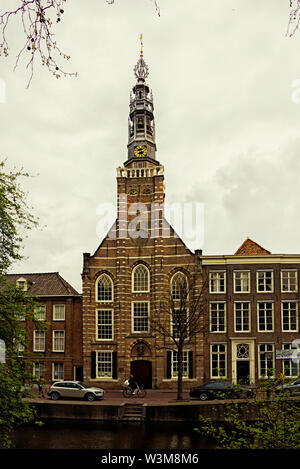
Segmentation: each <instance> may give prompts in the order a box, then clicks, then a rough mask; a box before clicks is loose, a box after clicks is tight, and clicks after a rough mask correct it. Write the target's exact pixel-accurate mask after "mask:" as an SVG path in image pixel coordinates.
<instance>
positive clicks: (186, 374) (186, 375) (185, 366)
mask: <svg viewBox="0 0 300 469" xmlns="http://www.w3.org/2000/svg"><path fill="white" fill-rule="evenodd" d="M189 351H190V350H183V354H182V368H183V370H182V379H189ZM171 352H172V353H171V379H177V378H178V365H177V366H176V364H177V363H178V361H177V360H175V356H176V355H177V352H176V351H175V350H172V351H171ZM176 369H177V371H176Z"/></svg>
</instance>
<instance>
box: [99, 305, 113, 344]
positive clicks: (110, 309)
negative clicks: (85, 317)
mask: <svg viewBox="0 0 300 469" xmlns="http://www.w3.org/2000/svg"><path fill="white" fill-rule="evenodd" d="M99 311H110V312H111V329H112V337H111V339H99V338H98V313H99ZM95 319H96V330H95V332H96V334H95V341H96V342H111V341H112V340H114V310H113V308H97V309H96V315H95Z"/></svg>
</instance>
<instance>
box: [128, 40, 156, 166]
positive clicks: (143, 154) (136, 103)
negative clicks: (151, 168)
mask: <svg viewBox="0 0 300 469" xmlns="http://www.w3.org/2000/svg"><path fill="white" fill-rule="evenodd" d="M139 39H140V43H141V46H140V57H139V59H138V61H137V64H136V65H135V67H134V75H135V78H136V80H137V82H136V84H135V86H134V87H133V88H132V91H133V93H131V96H130V105H129V108H130V110H129V119H128V145H127V148H128V160H127V162H129V161H132V160H133V159H137V158H138V159H141V158H147V159H151V160H152V161H153V162H154V164H157V162H156V161H155V159H156V157H155V153H156V143H155V125H154V114H153V110H154V106H153V96H152V91H150V88H149V86H148V85H147V84H146V78H147V77H148V75H149V67H148V65H147V64H146V62H145V60H144V44H143V34H141V35H140V38H139Z"/></svg>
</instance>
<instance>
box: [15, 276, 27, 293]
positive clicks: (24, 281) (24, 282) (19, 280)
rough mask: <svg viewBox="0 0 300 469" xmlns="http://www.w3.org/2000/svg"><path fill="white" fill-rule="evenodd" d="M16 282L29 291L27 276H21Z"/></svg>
mask: <svg viewBox="0 0 300 469" xmlns="http://www.w3.org/2000/svg"><path fill="white" fill-rule="evenodd" d="M16 284H17V286H18V287H19V288H22V290H24V291H27V289H28V284H27V280H26V278H23V277H20V278H18V280H17V281H16Z"/></svg>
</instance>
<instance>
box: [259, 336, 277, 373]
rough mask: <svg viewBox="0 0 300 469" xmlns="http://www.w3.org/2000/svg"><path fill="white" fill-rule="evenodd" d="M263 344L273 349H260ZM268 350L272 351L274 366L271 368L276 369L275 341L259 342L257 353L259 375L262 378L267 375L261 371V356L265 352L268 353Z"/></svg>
mask: <svg viewBox="0 0 300 469" xmlns="http://www.w3.org/2000/svg"><path fill="white" fill-rule="evenodd" d="M263 345H264V346H271V347H272V350H265V351H263V352H262V351H261V350H260V347H261V346H263ZM266 352H267V353H272V364H273V366H272V368H271V369H272V370H274V368H275V347H274V343H270V342H266V343H260V344H258V355H257V356H258V377H259V378H262V379H264V378H267V375H262V373H261V359H260V356H261V355H262V354H263V353H266Z"/></svg>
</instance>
